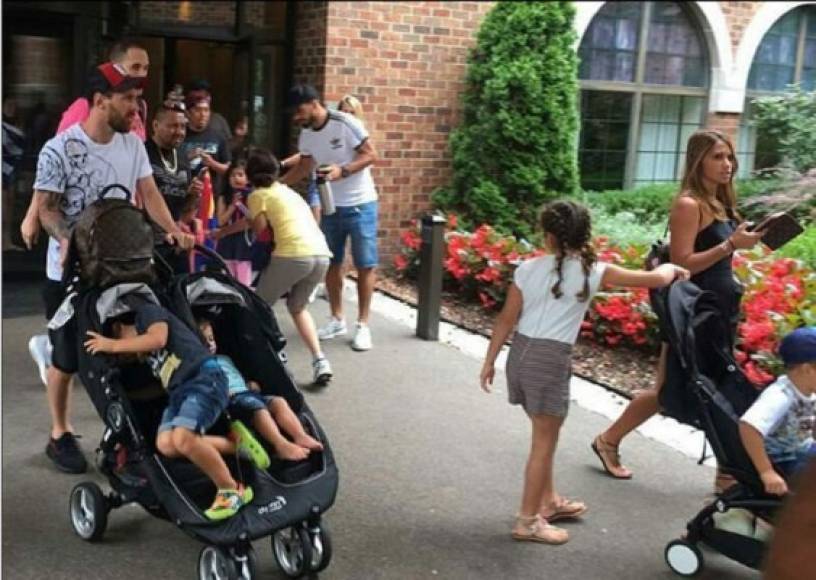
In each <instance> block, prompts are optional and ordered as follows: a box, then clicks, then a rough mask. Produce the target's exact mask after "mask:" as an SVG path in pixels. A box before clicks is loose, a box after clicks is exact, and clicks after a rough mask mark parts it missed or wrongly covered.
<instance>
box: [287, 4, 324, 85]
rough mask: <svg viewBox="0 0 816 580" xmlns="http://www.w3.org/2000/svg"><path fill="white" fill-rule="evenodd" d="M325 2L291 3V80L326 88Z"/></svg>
mask: <svg viewBox="0 0 816 580" xmlns="http://www.w3.org/2000/svg"><path fill="white" fill-rule="evenodd" d="M328 8H329V5H328V3H327V2H298V3H296V4H295V46H294V61H295V62H294V77H295V78H294V82H295V83H309V84H311V85H312V86H314V87H315V88H316V89H317V90H318V91H319V92H320V94H323V91H324V90H325V88H326V66H327V62H326V47H327V44H328V35H327V29H328V20H327V18H328Z"/></svg>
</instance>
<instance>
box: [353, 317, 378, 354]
mask: <svg viewBox="0 0 816 580" xmlns="http://www.w3.org/2000/svg"><path fill="white" fill-rule="evenodd" d="M372 346H373V345H372V344H371V329H370V328H369V327H368V325H367V324H363V323H362V322H358V323H357V332H355V333H354V340H352V341H351V348H353V349H354V350H371V347H372Z"/></svg>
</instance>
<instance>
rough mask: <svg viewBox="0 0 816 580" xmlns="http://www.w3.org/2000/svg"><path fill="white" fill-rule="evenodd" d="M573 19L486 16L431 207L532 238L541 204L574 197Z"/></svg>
mask: <svg viewBox="0 0 816 580" xmlns="http://www.w3.org/2000/svg"><path fill="white" fill-rule="evenodd" d="M574 16H575V8H574V7H573V5H572V3H571V2H499V3H498V4H497V5H496V6H495V7H494V8H493V9H492V10H491V11H490V13H488V15H487V16H486V17H485V20H484V21H483V23H482V26H481V28H480V30H479V34H478V37H477V44H476V47H475V48H474V49H473V50H472V51H471V54H470V55H469V58H468V63H469V67H468V72H467V79H466V82H467V89H466V91H465V94H464V96H463V110H462V113H463V120H462V124H461V126H459V127H458V128H457V129H455V130H454V131H453V132H452V134H451V137H450V147H451V153H452V157H453V182H452V183H451V185H450V186H449V187H446V188H443V189H440V190H437V191H436V192H435V193H434V202H435V204H436V205H437V207H439V208H440V209H443V210H446V211H449V212H454V213H456V214H457V215H459V216H460V217H461V218H462V219H463V221H464V222H465V223H471V224H473V225H478V224H480V223H489V224H491V225H493V226H494V227H496V228H498V229H500V230H504V231H508V232H511V233H514V234H517V235H521V236H529V235H530V234H531V232H532V231H533V229H534V226H535V221H536V214H537V211H538V209H539V206H540V205H541V204H542V203H544V202H545V201H547V200H548V199H551V198H554V197H558V196H562V195H570V194H573V193H574V192H575V191H576V190H577V186H578V166H577V159H576V143H575V140H576V135H577V132H578V112H577V91H578V81H577V67H578V59H577V56H576V54H575V50H574V48H573V43H574V41H575V32H574V31H573V19H574Z"/></svg>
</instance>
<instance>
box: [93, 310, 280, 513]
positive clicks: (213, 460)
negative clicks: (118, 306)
mask: <svg viewBox="0 0 816 580" xmlns="http://www.w3.org/2000/svg"><path fill="white" fill-rule="evenodd" d="M113 335H114V338H108V337H105V336H102V335H101V334H99V333H96V332H92V331H88V336H89V338H88V340H86V341H85V344H84V346H85V349H86V350H87V351H88V352H89V353H91V354H92V355H95V354H97V353H111V354H136V355H147V356H146V358H147V362H148V364H149V366H150V368H151V370H152V372H153V374H154V375H155V376H156V378H158V379H159V380H160V381H161V383H162V386H163V387H164V388H165V389H167V390H168V392H169V396H170V399H169V404H168V406H167V409H165V411H164V414H163V415H162V419H161V424H160V426H159V433H158V436H157V438H156V447H157V449H158V450H159V451H160V452H161V453H162V454H163V455H165V456H167V457H179V456H183V457H186V458H187V459H189V460H190V461H191V462H193V463H194V464H195V465H196V466H198V467H199V468H200V469H201V470H202V471H203V472H204V473H205V474H206V475H207V476H208V477H209V478H210V479H211V480H212V481H213V483H215V485H216V487H217V489H218V491H217V494H216V497H215V500H214V501H213V504H212V506H211V507H210V508H209V509H208V510H206V511H205V515H206V516H207V517H208V518H209V519H211V520H222V519H226V518H229V517H231V516H233V515H235V514H236V513H237V512H238V510H239V509H241V508H242V507H243V506H244V505H246V504H248V503H249V502H251V501H252V497H253V492H252V488H251V487H249V486H244V485H242V484H240V483H238V482H237V481H235V479H234V478H233V477H232V474H231V473H230V471H229V469H228V468H227V465H226V463H225V462H224V459H223V458H222V457H221V453H236V451H237V452H243V453H247V454H248V455H249V456H250V457H251V458H252V459H253V461H255V462H256V464H257V463H258V462H259V461H260V458H258V457H257V456H256V454H253V451H254V450H256V449H258V448H260V444H259V443H258V442H257V441H254V440H253V439H252V436H251V434H249V432H248V431H246V432H245V433H244V434H243V435H244V436H243V437H240V439H239V441H238V443H237V444H235V443H233V442H232V441H230V440H228V439H227V438H225V437H214V436H211V435H206V436H205V435H203V433H204V432H205V431H206V430H207V429H208V428H210V427H211V426H212V425H213V424H214V423H215V422H216V420H217V419H218V417H219V416H220V415H221V413H222V412H223V411H224V410H225V408H226V406H227V402H228V391H227V377H226V375H225V374H224V372H223V371H222V370H221V368H220V367H219V365H218V364H217V363H216V361H215V359H214V358H213V357H212V355H210V353H209V351H208V350H207V349H206V348H205V347H204V345H203V344H201V341H200V340H199V339H198V337H196V335H195V334H194V333H193V332H192V331H191V330H190V329H188V328H187V327H186V326H185V325H184V323H183V322H181V321H180V320H179V319H178V318H176V317H175V316H174V315H173V314H171V313H170V312H169V311H168V310H166V309H165V308H162V307H160V306H157V305H155V304H141V305H139V306H136V307H135V308H134V311H133V312H131V313H127V314H124V315H122V316H120V317H119V318H118V319H116V320H114V323H113ZM267 461H268V458H267Z"/></svg>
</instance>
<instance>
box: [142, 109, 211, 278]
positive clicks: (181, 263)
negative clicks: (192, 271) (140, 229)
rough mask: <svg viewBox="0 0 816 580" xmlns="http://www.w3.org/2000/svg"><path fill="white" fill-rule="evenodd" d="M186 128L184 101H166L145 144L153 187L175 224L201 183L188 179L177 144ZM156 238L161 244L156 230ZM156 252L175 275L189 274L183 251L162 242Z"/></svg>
mask: <svg viewBox="0 0 816 580" xmlns="http://www.w3.org/2000/svg"><path fill="white" fill-rule="evenodd" d="M186 127H187V117H186V115H185V114H184V102H183V101H180V100H177V99H173V98H168V100H166V101H165V102H164V103H163V104H162V106H160V107H158V108H157V110H156V114H155V116H154V117H153V123H152V128H153V131H152V133H151V135H150V139H148V140H147V141H146V142H145V149H146V150H147V158H148V160H149V161H150V165H151V167H152V168H153V177H154V179H155V180H156V186H157V187H158V188H159V191H160V192H161V194H162V196H163V197H164V201H165V203H167V208H168V209H169V210H170V214H171V215H172V216H173V219H174V220H175V221H178V220H179V217H180V215H181V212H182V209H183V208H184V207H185V205H188V201H189V198H190V197H197V196H199V195H201V180H200V179H197V178H193V177H192V176H191V173H190V167H189V164H188V162H187V159H186V158H185V156H184V155H181V153H180V152H179V145H181V143H182V141H184V137H185V135H186ZM156 235H157V238H156V239H157V242H159V241H163V239H164V234H163V232H161V230H160V229H157V230H156ZM157 249H158V251H159V253H160V254H161V256H162V257H163V258H164V259H165V260H166V261H167V262H168V263H169V264H170V265H171V266H172V267H173V269H174V270H175V271H176V273H184V272H187V271H188V269H189V268H188V265H187V264H188V261H187V255H186V252H182V253H179V250H178V248H177V247H176V246H170V245H167V244H164V243H160V245H159V246H158V248H157Z"/></svg>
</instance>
